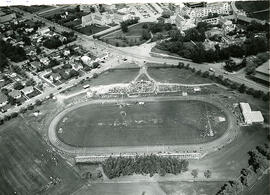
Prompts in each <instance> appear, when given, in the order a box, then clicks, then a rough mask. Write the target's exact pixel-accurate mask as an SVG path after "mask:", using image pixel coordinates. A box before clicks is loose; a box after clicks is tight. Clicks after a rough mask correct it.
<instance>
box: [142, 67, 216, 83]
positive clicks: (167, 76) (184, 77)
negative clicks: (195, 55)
mask: <svg viewBox="0 0 270 195" xmlns="http://www.w3.org/2000/svg"><path fill="white" fill-rule="evenodd" d="M147 71H148V73H149V75H150V76H151V77H153V79H155V80H156V81H160V82H168V83H183V84H200V83H213V81H212V80H210V79H208V78H203V77H202V76H199V75H196V74H195V73H192V72H191V71H190V70H186V69H183V68H182V69H179V68H151V67H150V68H148V70H147Z"/></svg>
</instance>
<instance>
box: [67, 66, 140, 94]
mask: <svg viewBox="0 0 270 195" xmlns="http://www.w3.org/2000/svg"><path fill="white" fill-rule="evenodd" d="M124 67H125V65H123V69H121V68H120V67H119V69H115V70H114V69H111V70H108V71H106V72H104V73H102V74H100V75H99V76H98V77H97V78H92V79H90V80H85V81H84V82H82V83H81V84H78V85H76V86H74V87H71V88H70V89H69V90H68V91H67V92H66V93H69V91H72V92H77V91H81V90H83V86H84V85H87V84H89V85H90V86H97V85H109V84H115V83H129V82H130V81H132V80H133V79H134V78H135V77H136V76H137V74H138V73H139V69H138V68H132V69H124Z"/></svg>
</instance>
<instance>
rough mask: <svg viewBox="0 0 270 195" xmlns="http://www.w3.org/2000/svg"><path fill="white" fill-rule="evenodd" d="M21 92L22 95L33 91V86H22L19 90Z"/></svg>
mask: <svg viewBox="0 0 270 195" xmlns="http://www.w3.org/2000/svg"><path fill="white" fill-rule="evenodd" d="M21 92H23V94H24V95H28V94H30V93H33V92H34V87H33V86H28V87H25V88H23V89H22V90H21Z"/></svg>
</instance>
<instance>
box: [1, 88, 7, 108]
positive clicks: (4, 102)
mask: <svg viewBox="0 0 270 195" xmlns="http://www.w3.org/2000/svg"><path fill="white" fill-rule="evenodd" d="M7 104H8V97H7V96H6V95H5V94H3V93H1V92H0V107H3V106H5V105H7Z"/></svg>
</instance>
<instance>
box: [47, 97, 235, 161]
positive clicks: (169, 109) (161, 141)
mask: <svg viewBox="0 0 270 195" xmlns="http://www.w3.org/2000/svg"><path fill="white" fill-rule="evenodd" d="M234 123H235V121H234V119H233V117H232V114H231V113H230V111H229V110H227V109H226V108H224V107H223V106H222V104H220V103H218V102H215V101H214V100H211V98H206V97H202V96H190V97H188V98H187V97H184V96H165V97H161V96H155V97H153V96H151V97H134V98H130V97H129V98H116V99H115V98H114V99H94V100H89V101H86V102H81V103H77V104H74V105H70V106H69V107H68V108H66V109H65V110H63V111H61V112H59V113H58V114H57V115H56V116H55V117H54V119H53V120H52V122H51V124H50V127H49V139H50V141H51V143H52V144H53V145H54V146H55V147H56V148H57V149H59V150H60V151H63V152H65V153H67V154H71V155H73V156H74V157H76V158H75V159H76V160H78V161H83V162H84V161H100V160H101V158H103V159H106V158H107V157H108V156H110V155H115V156H117V155H128V156H132V155H137V154H139V155H143V154H150V153H155V154H159V155H168V154H169V155H174V156H178V157H180V158H188V159H199V158H201V157H203V156H204V155H205V154H207V153H209V152H211V151H215V150H217V149H218V148H219V147H222V146H223V145H225V144H227V143H229V142H230V141H232V135H234V134H235V133H236V131H235V129H234Z"/></svg>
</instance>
